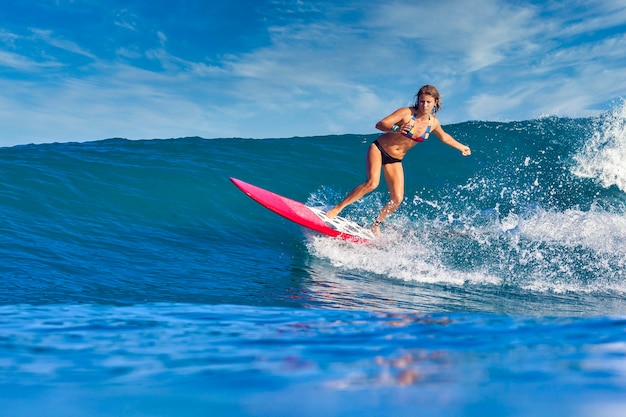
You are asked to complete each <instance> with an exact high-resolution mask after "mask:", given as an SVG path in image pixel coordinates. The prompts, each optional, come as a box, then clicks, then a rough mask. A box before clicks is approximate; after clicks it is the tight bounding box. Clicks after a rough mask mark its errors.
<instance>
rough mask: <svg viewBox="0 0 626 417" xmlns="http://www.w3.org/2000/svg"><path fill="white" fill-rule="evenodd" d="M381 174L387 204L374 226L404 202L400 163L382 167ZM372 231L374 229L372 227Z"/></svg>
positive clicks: (378, 224)
mask: <svg viewBox="0 0 626 417" xmlns="http://www.w3.org/2000/svg"><path fill="white" fill-rule="evenodd" d="M383 174H384V175H385V181H386V182H387V188H388V189H389V202H388V203H387V204H385V207H383V209H382V210H381V211H380V214H379V215H378V217H377V218H376V221H375V222H374V226H379V227H380V224H381V223H382V222H383V221H385V219H386V218H387V216H389V215H390V214H392V213H393V212H394V211H396V210H397V209H398V207H399V206H400V204H401V203H402V200H404V169H403V168H402V164H401V163H395V164H387V165H383ZM372 229H374V227H372ZM374 232H376V230H374Z"/></svg>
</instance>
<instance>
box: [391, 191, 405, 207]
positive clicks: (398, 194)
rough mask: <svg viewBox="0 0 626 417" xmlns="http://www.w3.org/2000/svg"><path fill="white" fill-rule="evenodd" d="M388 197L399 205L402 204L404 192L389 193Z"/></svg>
mask: <svg viewBox="0 0 626 417" xmlns="http://www.w3.org/2000/svg"><path fill="white" fill-rule="evenodd" d="M389 199H390V200H391V201H392V202H393V203H394V204H395V205H396V206H399V205H400V204H402V201H403V200H404V193H402V192H394V193H389Z"/></svg>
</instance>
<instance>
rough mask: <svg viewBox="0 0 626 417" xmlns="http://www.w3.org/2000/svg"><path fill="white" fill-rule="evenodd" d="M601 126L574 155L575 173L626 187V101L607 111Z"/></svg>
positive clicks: (601, 120) (603, 184) (606, 184)
mask: <svg viewBox="0 0 626 417" xmlns="http://www.w3.org/2000/svg"><path fill="white" fill-rule="evenodd" d="M598 126H599V127H598V129H597V130H596V131H595V132H593V134H592V135H591V137H590V138H589V139H588V140H587V141H586V143H585V146H584V147H583V148H582V150H581V151H580V152H579V153H578V154H576V155H575V157H574V159H575V160H576V162H577V165H576V166H575V167H573V169H572V173H573V174H574V175H577V176H580V177H583V178H595V179H596V180H597V181H599V182H600V184H602V186H604V187H610V186H612V185H615V186H617V187H618V188H619V189H620V190H622V191H626V102H624V103H622V104H621V105H620V106H618V107H616V108H614V109H613V111H612V112H611V113H608V114H606V115H604V116H603V117H602V118H601V119H600V121H599V125H598Z"/></svg>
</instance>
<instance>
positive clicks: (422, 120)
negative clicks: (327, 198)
mask: <svg viewBox="0 0 626 417" xmlns="http://www.w3.org/2000/svg"><path fill="white" fill-rule="evenodd" d="M440 107H441V100H440V95H439V91H437V89H436V88H435V87H433V86H432V85H425V86H423V87H422V88H420V89H419V91H418V93H417V94H416V100H415V104H414V105H413V107H403V108H400V109H398V110H396V111H395V112H393V113H392V114H390V115H389V116H387V117H385V118H384V119H382V120H381V121H380V122H378V123H376V129H378V130H380V131H382V132H385V134H384V135H381V136H380V137H379V138H378V139H377V140H375V141H374V142H373V143H372V144H371V145H370V146H369V149H368V151H367V158H366V161H365V166H366V174H367V179H366V181H365V182H364V183H363V184H360V185H358V186H357V187H356V188H355V189H354V190H352V191H351V192H350V193H349V194H348V195H347V197H346V198H344V199H343V201H341V202H340V203H339V204H337V205H336V206H335V207H333V208H332V209H330V210H328V212H327V213H326V215H327V216H328V217H330V218H334V217H337V216H338V215H339V213H340V212H341V210H343V209H344V208H346V207H347V206H348V205H350V204H352V203H354V202H355V201H357V200H359V199H360V198H361V197H363V196H364V195H365V194H367V193H370V192H372V191H374V190H375V189H376V188H377V187H378V184H379V183H380V171H381V168H382V171H383V174H384V175H385V181H386V182H387V188H388V189H389V196H390V200H389V202H388V203H387V204H386V205H385V206H384V207H383V209H382V210H381V211H380V213H379V214H378V216H377V217H376V218H375V219H374V223H373V224H372V231H373V232H374V234H376V235H378V234H380V226H381V225H382V223H383V221H384V220H385V219H386V218H387V216H389V215H390V214H392V213H393V212H394V211H396V210H397V208H398V206H399V205H400V203H402V200H403V199H404V171H403V169H402V158H404V155H405V154H406V153H407V151H408V150H409V149H411V148H412V147H413V146H415V145H416V144H417V143H419V142H423V141H424V140H426V139H428V136H429V135H430V134H431V133H434V134H435V136H437V138H439V140H440V141H442V142H443V143H445V144H446V145H449V146H451V147H453V148H454V149H457V150H458V151H460V152H461V153H462V154H463V156H468V155H470V154H471V153H472V152H471V150H470V148H469V147H468V146H466V145H463V144H462V143H459V142H457V141H456V140H455V139H454V138H453V137H452V136H450V135H449V134H448V133H446V132H444V131H443V128H442V127H441V123H440V122H439V119H437V117H435V114H436V113H437V111H438V110H439V109H440ZM419 132H422V134H421V135H420V136H417V133H419Z"/></svg>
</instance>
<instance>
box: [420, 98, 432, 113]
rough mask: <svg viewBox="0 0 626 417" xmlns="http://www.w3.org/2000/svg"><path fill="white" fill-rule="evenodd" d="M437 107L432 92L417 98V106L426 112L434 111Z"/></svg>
mask: <svg viewBox="0 0 626 417" xmlns="http://www.w3.org/2000/svg"><path fill="white" fill-rule="evenodd" d="M434 107H435V97H433V96H431V95H430V94H422V95H421V96H419V98H418V100H417V108H418V109H420V110H424V111H425V112H426V113H430V112H432V111H433V108H434Z"/></svg>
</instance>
